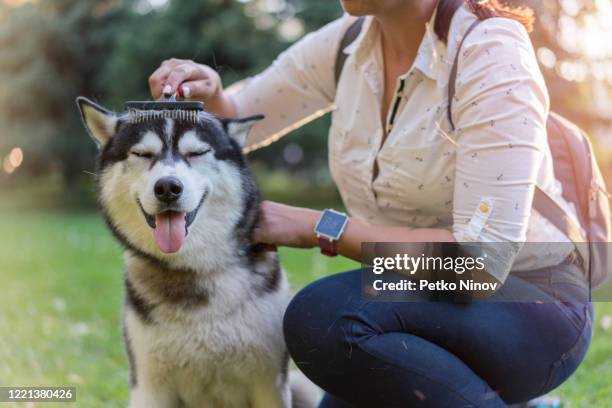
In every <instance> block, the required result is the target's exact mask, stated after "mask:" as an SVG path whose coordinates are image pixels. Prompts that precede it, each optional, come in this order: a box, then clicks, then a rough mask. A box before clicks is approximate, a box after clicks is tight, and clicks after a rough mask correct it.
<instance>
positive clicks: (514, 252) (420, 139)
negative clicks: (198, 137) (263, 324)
mask: <svg viewBox="0 0 612 408" xmlns="http://www.w3.org/2000/svg"><path fill="white" fill-rule="evenodd" d="M457 3H458V1H456V0H440V1H436V0H342V5H343V7H344V9H345V11H346V12H347V14H348V15H346V16H344V17H343V18H340V19H339V20H337V21H334V22H332V23H331V24H329V25H327V26H326V27H323V28H322V29H320V30H318V31H317V32H315V33H312V34H309V35H307V36H306V37H305V38H304V39H302V40H301V41H299V42H298V43H297V44H295V45H294V46H292V47H291V48H290V49H289V50H287V51H286V52H284V53H283V54H282V55H281V56H279V58H278V59H277V60H276V61H275V62H274V64H273V65H272V66H271V67H270V68H268V69H267V70H266V71H264V72H263V73H261V74H260V75H258V76H256V77H254V78H252V79H251V80H249V81H248V82H247V83H246V85H244V86H243V87H242V89H241V90H240V91H239V92H237V93H233V94H232V93H230V92H226V91H224V90H223V88H222V85H221V81H220V78H219V76H218V74H217V73H216V72H215V71H214V70H213V69H211V68H210V67H207V66H204V65H199V64H196V63H194V62H192V61H185V60H175V59H173V60H169V61H166V62H164V63H163V64H162V65H161V67H160V68H159V69H158V70H157V71H155V73H154V74H153V75H152V76H151V78H150V86H151V92H152V94H153V96H154V97H158V96H159V95H160V94H161V93H162V92H163V93H168V94H171V93H174V92H175V91H177V90H179V89H180V90H182V92H183V94H184V95H185V96H186V97H187V98H191V99H199V100H204V101H206V104H207V106H208V109H209V110H211V111H213V112H215V113H217V114H219V115H222V116H228V117H239V116H249V115H252V114H258V113H264V114H265V115H266V119H265V120H263V121H261V122H260V123H259V124H257V125H256V126H255V127H254V129H253V131H252V133H251V135H250V136H249V146H250V147H251V148H255V147H259V146H263V145H266V144H268V143H270V142H272V141H274V140H276V139H277V138H278V137H279V136H280V135H283V134H285V133H287V132H288V131H290V130H292V129H294V128H295V127H296V126H298V125H299V124H301V123H304V122H305V121H307V120H310V119H312V118H313V117H316V116H319V115H321V114H322V113H325V112H327V111H329V110H332V108H333V107H334V106H335V107H336V109H335V110H334V112H333V120H332V127H331V130H330V137H329V162H330V167H331V172H332V175H333V178H334V181H335V182H336V184H337V186H338V189H339V191H340V193H341V195H342V198H343V200H344V203H345V206H346V207H347V208H348V209H349V211H350V214H351V217H350V219H348V223H346V228H345V229H344V231H339V232H341V234H338V235H339V237H337V238H338V239H337V240H331V242H330V241H325V240H321V239H318V238H317V235H318V234H316V233H315V232H314V229H315V225H316V224H317V222H318V221H319V219H320V218H321V217H322V215H321V212H319V211H314V210H310V209H304V208H295V207H290V206H286V205H282V204H277V203H272V202H264V203H263V204H262V206H261V221H260V223H259V225H258V228H257V229H256V231H255V232H254V237H255V240H257V241H258V242H262V243H266V244H272V245H285V246H291V247H300V248H309V247H315V246H317V245H320V246H321V247H322V249H323V250H324V252H326V253H332V254H333V253H336V252H337V253H339V254H341V255H343V256H346V257H348V258H352V259H355V260H360V258H361V243H362V242H408V243H411V242H413V243H419V242H434V243H436V242H437V243H444V242H466V241H482V242H501V243H507V244H509V246H508V248H510V250H508V251H505V252H504V254H503V257H504V261H506V262H508V263H513V265H514V269H513V271H512V273H510V274H508V273H507V272H504V271H487V272H488V275H487V278H488V280H489V281H492V282H493V281H494V282H501V283H504V285H503V287H502V289H501V290H499V291H498V292H497V293H495V294H494V295H492V296H491V298H490V299H488V300H489V301H487V302H472V303H467V304H466V303H454V302H425V301H423V302H395V303H388V302H371V301H367V300H366V299H364V298H363V297H362V296H361V275H360V271H350V272H346V273H341V274H336V275H333V276H330V277H328V278H325V279H322V280H320V281H317V282H314V283H312V284H311V285H309V286H307V287H306V288H305V289H303V290H302V291H301V292H299V293H298V294H297V295H296V297H295V299H294V300H293V301H292V302H291V304H290V305H289V308H288V310H287V312H286V315H285V325H284V329H285V337H286V340H287V344H288V347H289V350H290V352H291V355H292V357H293V359H294V361H295V362H296V364H297V365H298V366H299V367H300V369H301V370H302V371H303V372H304V373H305V374H306V375H307V376H308V377H309V378H310V379H312V380H313V381H314V382H315V383H317V384H318V385H319V386H320V387H321V388H323V389H324V390H325V391H326V392H327V395H326V397H325V399H324V401H323V402H322V405H321V406H322V407H326V408H329V407H349V406H360V407H361V406H364V407H379V406H380V407H395V406H398V407H407V406H427V407H463V406H465V407H467V406H474V407H505V406H507V405H506V404H513V403H518V402H524V401H527V400H529V399H531V398H534V397H537V396H539V395H542V394H544V393H546V392H548V391H549V390H551V389H553V388H555V387H557V386H558V385H559V384H561V383H562V382H563V381H564V380H565V379H567V378H568V377H569V376H570V375H571V373H573V371H574V370H575V369H576V368H577V367H578V365H579V363H580V361H581V360H582V358H583V356H584V354H585V353H586V350H587V347H588V344H589V342H590V338H591V333H592V313H593V311H592V307H591V306H590V304H588V303H585V302H569V301H568V302H556V301H554V300H555V299H559V298H561V299H563V300H568V299H570V300H571V299H572V298H571V296H572V294H573V293H574V292H575V291H576V290H580V289H583V288H584V279H583V277H582V276H583V275H582V274H583V271H582V270H581V267H580V264H579V262H575V260H576V259H577V258H576V257H575V256H574V250H573V247H572V245H571V244H570V243H569V240H568V238H567V237H565V236H564V235H563V233H562V232H561V231H559V230H557V229H556V228H555V227H554V226H553V225H552V224H551V223H549V222H548V221H547V220H546V219H545V218H543V217H542V216H540V215H539V214H538V213H537V212H535V211H532V206H531V205H532V198H533V194H534V188H535V186H536V185H537V186H539V187H540V188H542V189H543V190H544V191H546V192H547V193H548V194H549V195H552V196H553V197H555V198H556V199H557V200H558V202H559V203H560V204H562V205H563V206H564V207H565V208H566V210H567V212H568V214H574V216H575V210H574V209H573V208H572V206H571V205H570V204H568V203H567V202H565V201H564V200H563V198H562V196H561V191H560V187H559V185H558V183H557V182H556V181H555V179H554V175H553V171H552V164H551V156H550V150H549V148H548V146H547V141H546V117H547V114H548V110H549V100H548V94H547V91H546V86H545V84H544V81H543V78H542V76H541V73H540V71H539V68H538V65H537V62H536V58H535V56H534V52H533V48H532V46H531V44H530V41H529V37H528V34H527V30H526V29H529V27H530V24H531V22H532V14H531V12H530V11H529V10H527V9H509V8H507V7H503V6H501V5H500V4H499V3H498V1H497V0H491V1H488V2H487V1H475V0H466V1H465V3H466V4H465V6H462V7H460V8H459V9H458V10H457V11H456V13H455V12H454V10H455V9H456V8H457V6H458V4H457ZM356 16H367V17H366V18H365V20H364V23H363V28H362V29H361V34H360V35H359V37H358V38H357V39H356V40H355V41H354V42H353V43H352V44H351V45H350V46H348V47H346V49H345V50H344V51H345V52H346V53H347V54H348V58H347V60H346V64H345V66H344V69H343V71H342V75H341V77H340V79H339V82H338V84H337V85H336V82H335V77H334V66H335V60H336V55H337V50H338V47H339V44H340V42H341V39H342V38H343V36H344V33H345V32H346V30H347V29H348V28H349V26H351V24H352V23H353V22H354V21H355V17H356ZM489 17H502V18H489ZM476 19H483V20H485V21H483V22H481V23H480V24H479V25H478V26H477V27H476V28H475V29H474V30H473V32H471V33H470V35H469V36H467V38H466V40H465V43H464V44H463V47H462V49H461V54H460V55H459V70H458V71H459V73H458V80H457V86H456V96H455V98H454V100H453V102H452V106H453V107H452V120H453V122H454V125H455V127H454V128H453V127H451V124H450V121H449V120H448V119H447V117H446V115H447V113H446V109H447V106H448V104H449V101H448V97H447V94H448V93H447V87H448V78H449V71H450V68H451V65H452V61H453V59H454V57H455V54H456V52H457V49H458V43H459V42H460V41H461V40H462V39H463V37H464V35H465V33H466V31H467V30H468V27H470V26H471V25H472V24H473V22H474V21H475V20H476ZM445 24H446V29H445V30H444V29H441V28H440V27H444V25H445ZM485 210H486V211H485ZM332 235H333V234H332ZM526 241H529V242H530V241H540V242H555V243H560V244H555V245H554V247H553V248H552V249H551V250H549V251H547V252H546V255H543V253H538V252H534V251H531V253H529V250H528V249H527V248H525V250H520V251H519V249H520V247H521V246H520V245H519V244H518V243H521V242H526ZM517 292H521V293H524V294H525V293H526V294H528V296H533V297H530V299H544V300H545V301H544V302H537V303H536V302H525V303H517V302H495V301H494V300H496V299H503V298H504V296H505V295H506V294H507V293H517ZM555 297H556V298H555ZM491 300H493V301H491Z"/></svg>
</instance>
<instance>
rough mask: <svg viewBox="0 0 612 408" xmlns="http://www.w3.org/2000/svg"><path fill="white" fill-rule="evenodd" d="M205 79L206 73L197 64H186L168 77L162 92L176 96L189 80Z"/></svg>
mask: <svg viewBox="0 0 612 408" xmlns="http://www.w3.org/2000/svg"><path fill="white" fill-rule="evenodd" d="M205 78H206V74H205V73H204V70H202V69H200V67H199V66H198V65H197V64H195V63H193V62H191V63H184V64H181V65H178V66H176V67H174V68H173V69H172V71H171V72H170V74H169V75H168V78H167V79H166V83H165V85H164V87H163V89H162V92H163V93H165V94H166V93H167V94H174V93H175V92H176V91H177V90H178V87H179V86H180V85H181V84H182V83H183V82H186V81H189V80H201V79H205Z"/></svg>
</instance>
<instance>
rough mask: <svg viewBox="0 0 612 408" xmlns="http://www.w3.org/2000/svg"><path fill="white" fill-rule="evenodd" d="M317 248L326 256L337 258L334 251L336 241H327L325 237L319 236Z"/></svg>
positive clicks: (336, 253)
mask: <svg viewBox="0 0 612 408" xmlns="http://www.w3.org/2000/svg"><path fill="white" fill-rule="evenodd" d="M318 238H319V248H321V253H322V254H323V255H327V256H337V255H338V252H337V251H336V241H334V240H333V239H329V238H327V237H323V236H319V237H318Z"/></svg>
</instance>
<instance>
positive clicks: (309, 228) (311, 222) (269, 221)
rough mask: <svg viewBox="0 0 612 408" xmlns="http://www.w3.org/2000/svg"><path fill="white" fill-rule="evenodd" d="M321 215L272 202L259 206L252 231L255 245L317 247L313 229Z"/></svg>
mask: <svg viewBox="0 0 612 408" xmlns="http://www.w3.org/2000/svg"><path fill="white" fill-rule="evenodd" d="M320 215H321V213H320V212H319V211H316V210H310V209H307V208H299V207H291V206H288V205H284V204H279V203H275V202H272V201H264V202H262V203H261V204H260V206H259V221H258V223H257V226H256V227H255V230H254V231H253V240H254V241H255V242H257V243H262V244H269V245H278V246H288V247H294V248H312V247H314V246H316V245H317V237H316V236H315V233H314V227H315V225H316V223H317V221H318V220H319V217H320Z"/></svg>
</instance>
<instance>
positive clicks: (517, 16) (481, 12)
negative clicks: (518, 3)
mask: <svg viewBox="0 0 612 408" xmlns="http://www.w3.org/2000/svg"><path fill="white" fill-rule="evenodd" d="M461 3H465V5H466V6H467V7H468V8H469V9H470V11H471V12H472V13H474V14H475V15H476V16H477V17H478V18H479V19H481V20H485V19H487V18H492V17H506V18H511V19H513V20H516V21H518V22H519V23H521V24H522V25H523V26H525V28H526V29H527V31H531V30H532V29H533V23H534V21H535V17H534V14H533V10H532V9H530V8H529V7H513V6H509V5H505V4H502V2H501V1H500V0H440V1H439V3H438V18H437V19H436V27H435V30H436V34H437V35H438V37H439V38H440V39H441V40H442V41H444V42H446V41H447V39H448V28H449V27H450V22H451V20H452V18H453V15H454V14H455V11H456V10H457V9H458V8H459V7H460V6H461Z"/></svg>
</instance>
